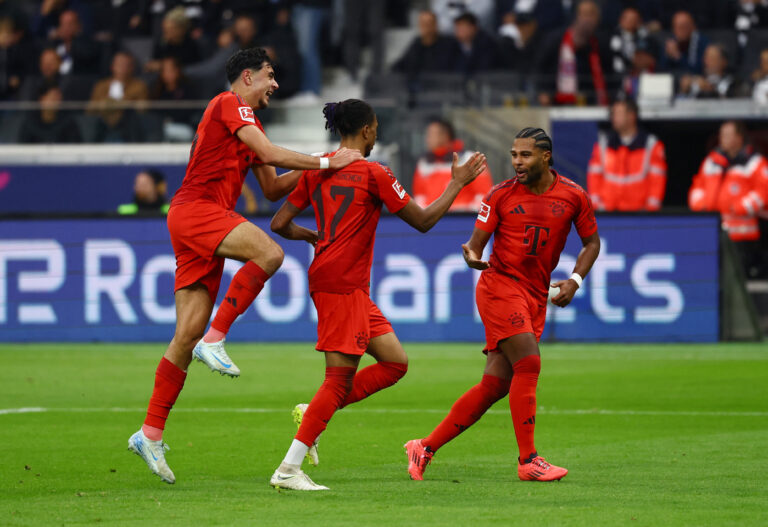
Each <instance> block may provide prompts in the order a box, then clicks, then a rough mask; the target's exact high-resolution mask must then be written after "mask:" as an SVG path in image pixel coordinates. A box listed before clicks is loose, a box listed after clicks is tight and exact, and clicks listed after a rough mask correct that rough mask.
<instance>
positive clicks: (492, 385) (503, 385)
mask: <svg viewBox="0 0 768 527" xmlns="http://www.w3.org/2000/svg"><path fill="white" fill-rule="evenodd" d="M510 382H511V379H505V378H502V377H496V376H495V375H488V374H485V375H483V379H482V380H481V381H480V385H481V386H482V387H483V388H485V390H486V391H487V392H488V394H489V397H490V398H492V399H494V400H496V401H498V400H499V399H501V398H502V397H504V396H505V395H507V393H509V384H510Z"/></svg>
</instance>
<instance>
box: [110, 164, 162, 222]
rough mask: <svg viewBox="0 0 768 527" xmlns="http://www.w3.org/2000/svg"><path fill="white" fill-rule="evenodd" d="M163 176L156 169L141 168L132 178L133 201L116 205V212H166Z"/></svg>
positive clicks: (127, 213)
mask: <svg viewBox="0 0 768 527" xmlns="http://www.w3.org/2000/svg"><path fill="white" fill-rule="evenodd" d="M167 192H168V186H167V184H166V182H165V176H164V175H163V173H162V172H160V171H158V170H152V169H147V170H142V171H141V172H139V173H138V174H136V179H134V180H133V201H132V202H130V203H123V204H122V205H120V206H118V207H117V213H118V214H126V215H130V214H168V209H169V207H170V204H169V203H168V199H167V197H166V194H167Z"/></svg>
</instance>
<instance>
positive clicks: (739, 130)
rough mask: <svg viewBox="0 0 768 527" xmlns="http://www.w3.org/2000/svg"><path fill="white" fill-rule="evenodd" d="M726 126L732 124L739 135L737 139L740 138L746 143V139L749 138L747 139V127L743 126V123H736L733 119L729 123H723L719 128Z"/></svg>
mask: <svg viewBox="0 0 768 527" xmlns="http://www.w3.org/2000/svg"><path fill="white" fill-rule="evenodd" d="M726 124H732V125H733V128H734V129H735V130H736V133H737V134H738V135H739V137H741V138H742V139H743V140H744V142H745V143H746V142H747V139H748V138H749V137H748V136H749V132H748V131H747V125H746V124H744V121H737V120H735V119H731V120H729V121H725V122H724V123H723V124H722V125H720V126H723V125H726Z"/></svg>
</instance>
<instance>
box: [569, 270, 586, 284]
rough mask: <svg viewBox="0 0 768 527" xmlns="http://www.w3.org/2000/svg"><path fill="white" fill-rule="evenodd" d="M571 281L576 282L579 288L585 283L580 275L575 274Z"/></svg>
mask: <svg viewBox="0 0 768 527" xmlns="http://www.w3.org/2000/svg"><path fill="white" fill-rule="evenodd" d="M571 280H573V281H574V282H576V285H578V286H579V287H581V283H582V282H583V281H584V279H583V278H582V277H581V275H580V274H579V273H573V274H572V275H571Z"/></svg>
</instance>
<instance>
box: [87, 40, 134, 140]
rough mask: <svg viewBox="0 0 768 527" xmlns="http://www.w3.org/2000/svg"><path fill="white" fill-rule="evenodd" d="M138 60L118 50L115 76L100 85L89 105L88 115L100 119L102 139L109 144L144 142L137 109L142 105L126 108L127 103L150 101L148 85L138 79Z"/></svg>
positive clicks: (114, 63)
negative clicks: (136, 71)
mask: <svg viewBox="0 0 768 527" xmlns="http://www.w3.org/2000/svg"><path fill="white" fill-rule="evenodd" d="M134 72H135V61H134V59H133V57H132V56H131V55H130V54H129V53H127V52H125V51H118V52H117V53H115V56H114V57H113V58H112V75H111V76H110V77H108V78H106V79H102V80H100V81H99V82H97V83H96V85H95V86H94V87H93V91H92V92H91V100H90V102H89V103H88V109H87V111H88V113H90V114H94V115H96V116H98V117H99V124H100V130H99V134H98V136H99V137H100V139H101V140H102V141H107V142H133V141H138V140H140V139H141V137H140V134H141V132H140V130H139V128H140V125H139V122H138V120H137V118H136V113H135V110H139V111H141V110H143V108H141V106H140V105H134V106H133V107H132V108H126V107H125V106H126V103H129V102H134V103H140V102H141V101H146V100H147V95H148V89H147V85H146V84H145V83H144V81H142V80H141V79H137V78H136V77H135V76H134Z"/></svg>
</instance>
